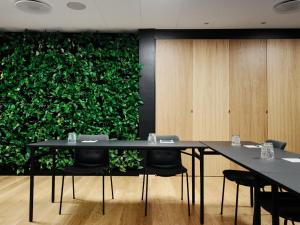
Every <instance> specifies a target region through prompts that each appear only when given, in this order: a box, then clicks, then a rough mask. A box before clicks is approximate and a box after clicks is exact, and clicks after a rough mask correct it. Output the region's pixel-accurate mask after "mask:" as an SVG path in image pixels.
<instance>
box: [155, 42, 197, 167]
mask: <svg viewBox="0 0 300 225" xmlns="http://www.w3.org/2000/svg"><path fill="white" fill-rule="evenodd" d="M155 74H156V75H155V76H156V80H155V83H156V110H155V111H156V133H157V134H177V135H178V136H179V137H180V139H181V140H191V139H192V119H193V118H192V113H191V110H192V102H193V96H192V94H193V85H192V82H193V41H192V40H158V41H157V42H156V73H155ZM182 161H183V164H184V165H185V166H187V167H188V168H190V167H191V159H190V157H188V156H183V157H182Z"/></svg>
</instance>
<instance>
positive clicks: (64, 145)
mask: <svg viewBox="0 0 300 225" xmlns="http://www.w3.org/2000/svg"><path fill="white" fill-rule="evenodd" d="M27 146H28V148H29V149H30V194H29V221H30V222H32V221H33V204H34V201H33V200H34V198H33V196H34V176H35V172H34V169H33V165H34V160H36V159H37V158H38V157H42V156H44V155H47V154H52V159H53V167H52V192H51V201H52V202H54V200H55V199H54V196H55V175H56V174H55V171H56V165H55V155H56V152H57V151H59V150H63V149H79V148H94V149H99V150H101V149H102V150H103V149H120V150H122V149H137V150H143V151H147V150H155V149H160V150H162V149H166V150H167V149H169V150H170V149H173V150H185V149H192V153H191V154H190V155H191V156H192V203H193V204H195V158H197V159H199V161H200V223H201V224H203V223H204V154H206V152H205V149H206V148H207V146H206V145H204V144H203V143H201V142H199V141H179V142H175V143H156V144H152V143H149V142H147V141H121V140H114V141H97V142H95V143H83V142H78V143H76V144H68V142H67V141H66V140H48V141H42V142H37V143H32V144H29V145H27ZM40 147H44V148H49V151H48V152H46V153H40V152H38V149H39V148H40ZM195 150H198V152H199V154H198V153H196V151H195ZM186 154H189V153H186ZM207 154H211V153H210V152H207Z"/></svg>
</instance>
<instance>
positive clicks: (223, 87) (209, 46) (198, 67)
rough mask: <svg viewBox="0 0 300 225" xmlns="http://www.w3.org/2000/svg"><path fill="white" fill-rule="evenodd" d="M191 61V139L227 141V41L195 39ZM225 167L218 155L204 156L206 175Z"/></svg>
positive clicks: (220, 172)
mask: <svg viewBox="0 0 300 225" xmlns="http://www.w3.org/2000/svg"><path fill="white" fill-rule="evenodd" d="M193 60H194V63H193V68H194V69H193V139H194V140H207V141H211V140H219V141H227V140H229V114H228V110H229V41H228V40H195V41H194V57H193ZM228 167H229V161H228V160H227V159H224V158H223V157H222V156H206V159H205V175H206V176H220V175H222V171H223V170H224V169H226V168H228Z"/></svg>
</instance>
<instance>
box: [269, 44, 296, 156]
mask: <svg viewBox="0 0 300 225" xmlns="http://www.w3.org/2000/svg"><path fill="white" fill-rule="evenodd" d="M267 47H268V48H267V49H268V50H267V59H268V102H269V104H268V105H269V117H268V137H269V138H274V139H278V140H283V141H286V142H287V149H288V150H289V151H295V152H300V138H299V137H298V136H299V133H300V64H299V62H300V40H268V45H267Z"/></svg>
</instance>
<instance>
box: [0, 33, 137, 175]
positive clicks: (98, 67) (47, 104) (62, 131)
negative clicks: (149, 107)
mask: <svg viewBox="0 0 300 225" xmlns="http://www.w3.org/2000/svg"><path fill="white" fill-rule="evenodd" d="M140 69H141V66H140V64H139V62H138V39H137V36H136V35H135V34H101V33H78V34H68V33H46V32H45V33H33V32H24V33H0V169H2V170H3V169H9V170H12V171H15V172H16V173H18V174H19V173H23V172H24V165H26V161H27V160H28V152H27V150H26V144H28V143H32V142H36V141H41V140H45V139H66V138H67V134H68V133H69V132H76V133H77V134H99V133H103V134H108V135H109V137H110V138H118V139H126V140H130V139H135V138H137V133H138V108H139V106H140V104H141V100H140V97H139V86H138V81H139V72H140ZM140 160H141V159H140V156H139V154H138V152H137V151H124V152H122V153H120V152H117V151H111V152H110V164H111V166H112V167H117V168H119V170H121V171H125V170H126V169H127V168H138V167H139V166H140V165H139V164H140V163H139V162H140ZM51 163H52V161H51V159H50V157H44V158H42V159H40V165H41V167H42V168H50V167H51ZM71 163H72V159H71V158H70V156H69V155H68V154H67V153H60V154H59V155H58V158H57V164H58V167H63V166H65V165H68V164H71Z"/></svg>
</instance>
